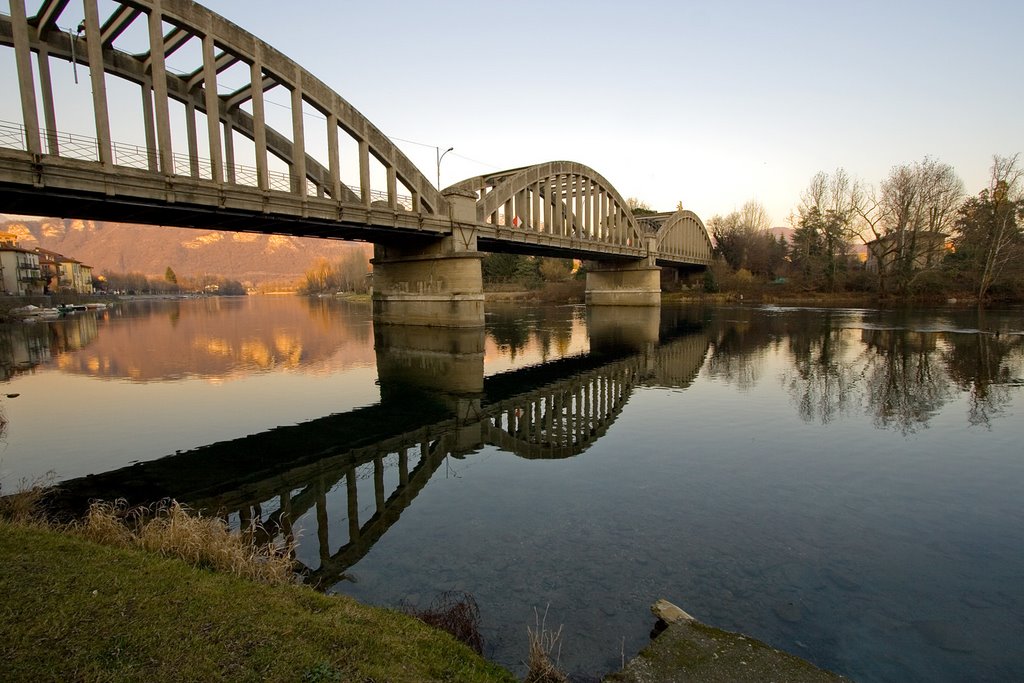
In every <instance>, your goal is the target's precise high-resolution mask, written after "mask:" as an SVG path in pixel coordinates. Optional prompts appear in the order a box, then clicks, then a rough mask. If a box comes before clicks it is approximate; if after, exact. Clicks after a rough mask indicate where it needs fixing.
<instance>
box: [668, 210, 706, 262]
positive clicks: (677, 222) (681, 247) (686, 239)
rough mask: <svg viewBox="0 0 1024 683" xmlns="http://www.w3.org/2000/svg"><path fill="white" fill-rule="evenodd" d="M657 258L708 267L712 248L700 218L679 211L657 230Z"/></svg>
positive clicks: (687, 212)
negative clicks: (683, 261)
mask: <svg viewBox="0 0 1024 683" xmlns="http://www.w3.org/2000/svg"><path fill="white" fill-rule="evenodd" d="M655 234H656V235H657V243H656V244H657V253H658V258H659V259H661V258H666V259H669V258H671V259H674V260H676V261H680V260H685V261H686V262H689V263H695V264H701V265H710V264H711V257H712V253H713V249H714V246H713V245H712V244H711V236H710V235H709V234H708V229H707V228H706V227H705V226H704V222H703V221H702V220H701V219H700V216H698V215H697V214H695V213H694V212H693V211H688V210H686V209H681V210H679V211H676V212H675V213H674V214H672V215H670V216H668V217H667V219H666V220H665V221H664V222H663V223H662V224H661V225H660V226H659V227H658V228H657V232H656V233H655Z"/></svg>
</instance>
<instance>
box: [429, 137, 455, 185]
mask: <svg viewBox="0 0 1024 683" xmlns="http://www.w3.org/2000/svg"><path fill="white" fill-rule="evenodd" d="M434 149H435V150H436V152H437V191H438V192H440V191H441V159H444V155H445V154H447V153H448V152H450V151H452V150H453V149H455V148H454V147H449V148H448V149H446V150H445V151H443V152H442V151H441V148H440V147H435V148H434Z"/></svg>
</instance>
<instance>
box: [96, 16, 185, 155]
mask: <svg viewBox="0 0 1024 683" xmlns="http://www.w3.org/2000/svg"><path fill="white" fill-rule="evenodd" d="M88 2H92V3H93V6H95V0H88ZM88 21H89V19H88V17H86V25H85V29H86V32H87V33H88V30H89V24H88ZM89 42H90V43H92V40H90V41H89ZM97 47H99V46H98V45H97ZM164 58H165V55H164V29H163V10H162V8H161V6H160V0H153V7H152V8H151V9H150V10H149V63H150V74H151V75H152V78H153V105H154V108H155V110H156V141H157V144H156V148H157V155H158V163H159V166H160V172H161V173H163V174H164V175H174V150H173V149H172V147H171V115H170V111H169V109H168V105H167V68H166V65H165V63H164ZM89 63H90V65H91V64H92V56H91V54H90V57H89Z"/></svg>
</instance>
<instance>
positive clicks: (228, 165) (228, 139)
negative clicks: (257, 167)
mask: <svg viewBox="0 0 1024 683" xmlns="http://www.w3.org/2000/svg"><path fill="white" fill-rule="evenodd" d="M224 172H225V175H224V177H225V178H226V179H227V182H229V183H231V184H234V183H235V127H234V126H233V125H231V118H230V117H229V116H227V115H225V118H224Z"/></svg>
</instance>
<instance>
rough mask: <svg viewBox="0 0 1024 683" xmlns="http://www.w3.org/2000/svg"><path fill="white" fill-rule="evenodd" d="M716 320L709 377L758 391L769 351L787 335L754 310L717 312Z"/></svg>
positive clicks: (707, 367)
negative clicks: (756, 388) (757, 386)
mask: <svg viewBox="0 0 1024 683" xmlns="http://www.w3.org/2000/svg"><path fill="white" fill-rule="evenodd" d="M715 317H716V319H715V324H714V326H713V331H712V341H711V349H712V351H711V354H710V357H709V358H708V363H707V366H706V372H707V374H708V376H710V377H712V378H714V379H716V380H719V381H721V382H724V383H726V384H734V385H736V386H737V387H738V388H740V389H742V390H750V389H752V388H754V386H756V385H757V382H758V381H759V380H760V378H761V374H762V373H763V372H764V360H765V355H766V353H765V352H766V351H767V349H769V348H770V347H778V345H779V344H780V343H781V340H782V339H783V337H784V335H783V334H781V333H780V331H779V330H777V329H775V327H776V326H775V325H774V324H773V320H772V318H770V317H766V316H764V315H761V314H759V312H758V311H756V310H753V309H746V308H738V309H729V310H726V311H717V312H716V316H715Z"/></svg>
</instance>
